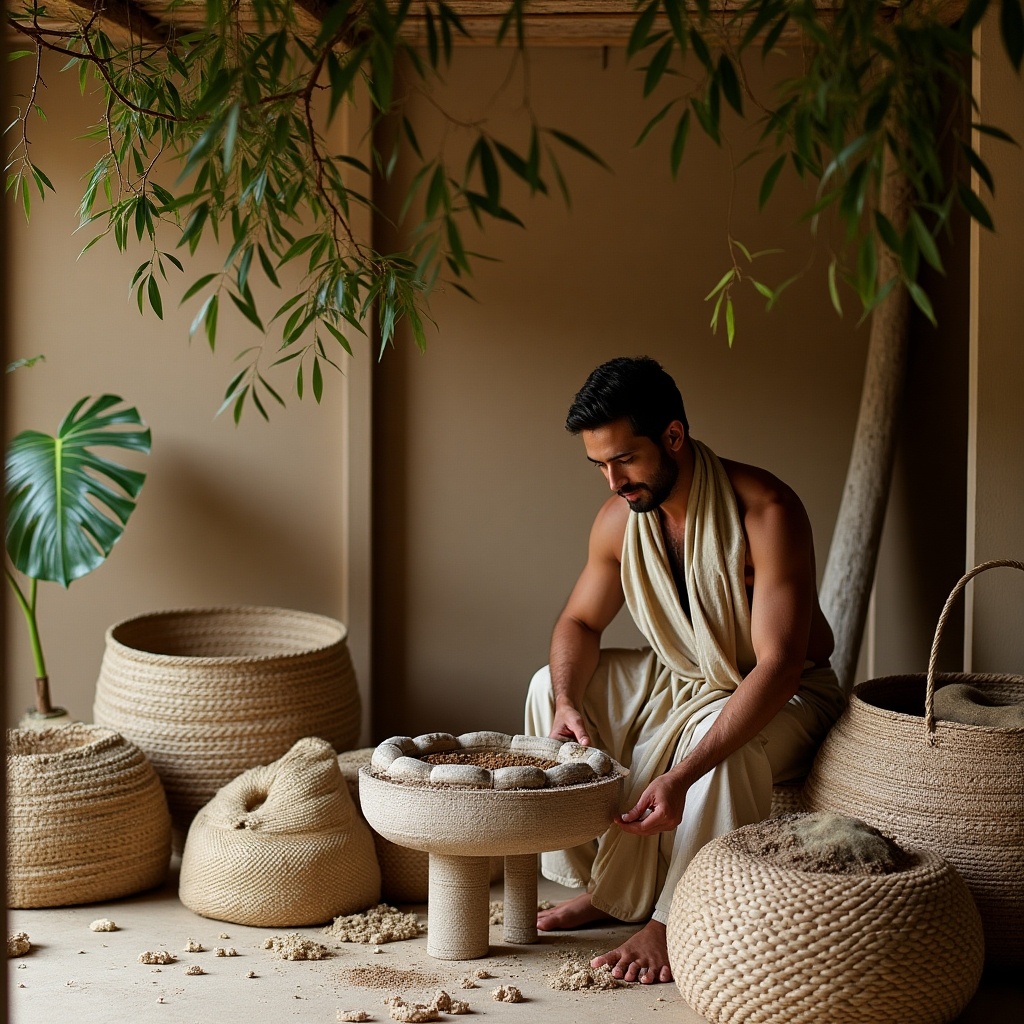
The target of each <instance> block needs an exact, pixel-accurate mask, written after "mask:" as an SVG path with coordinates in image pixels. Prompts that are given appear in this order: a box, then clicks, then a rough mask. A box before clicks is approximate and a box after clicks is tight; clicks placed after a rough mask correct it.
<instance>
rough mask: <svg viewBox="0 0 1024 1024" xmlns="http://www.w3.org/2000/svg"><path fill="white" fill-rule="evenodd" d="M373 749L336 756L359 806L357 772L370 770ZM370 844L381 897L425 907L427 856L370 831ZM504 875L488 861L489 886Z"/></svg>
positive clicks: (495, 861)
mask: <svg viewBox="0 0 1024 1024" xmlns="http://www.w3.org/2000/svg"><path fill="white" fill-rule="evenodd" d="M373 750H374V748H373V747H363V748H361V749H359V750H348V751H345V752H344V753H341V754H339V755H338V767H339V768H340V769H341V774H342V775H343V776H344V777H345V782H346V784H347V785H348V791H349V795H350V796H351V797H352V800H353V801H354V802H355V805H356V807H357V808H359V811H360V813H362V808H361V807H360V806H359V769H360V768H368V767H369V766H370V758H371V757H372V756H373ZM373 842H374V845H375V846H376V849H377V860H378V861H379V863H380V879H381V881H380V888H381V896H382V898H383V899H385V900H390V901H391V902H392V903H426V902H427V895H428V889H429V885H428V882H429V877H430V873H429V861H430V857H429V855H428V854H427V853H426V852H424V851H423V850H412V849H410V848H409V847H407V846H399V845H398V844H397V843H393V842H391V840H390V839H385V838H384V837H383V836H382V835H381V834H380V833H379V832H376V831H374V833H373ZM504 873H505V861H504V858H502V857H492V858H491V882H500V881H501V878H502V875H503V874H504Z"/></svg>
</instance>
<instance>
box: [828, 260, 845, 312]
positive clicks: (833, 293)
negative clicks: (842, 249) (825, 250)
mask: <svg viewBox="0 0 1024 1024" xmlns="http://www.w3.org/2000/svg"><path fill="white" fill-rule="evenodd" d="M828 294H829V298H830V299H831V300H832V307H833V309H835V311H836V312H837V313H838V314H839V315H840V316H842V315H843V304H842V303H841V302H840V301H839V286H838V285H837V283H836V260H835V257H833V258H832V261H831V262H830V263H829V265H828Z"/></svg>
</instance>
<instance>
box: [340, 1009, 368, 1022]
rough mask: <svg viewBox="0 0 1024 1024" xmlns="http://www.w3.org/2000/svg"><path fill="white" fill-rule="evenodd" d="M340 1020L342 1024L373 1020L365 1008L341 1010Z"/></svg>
mask: <svg viewBox="0 0 1024 1024" xmlns="http://www.w3.org/2000/svg"><path fill="white" fill-rule="evenodd" d="M338 1020H339V1021H341V1022H342V1024H363V1021H368V1020H373V1017H371V1016H370V1014H368V1013H367V1012H366V1011H365V1010H339V1011H338Z"/></svg>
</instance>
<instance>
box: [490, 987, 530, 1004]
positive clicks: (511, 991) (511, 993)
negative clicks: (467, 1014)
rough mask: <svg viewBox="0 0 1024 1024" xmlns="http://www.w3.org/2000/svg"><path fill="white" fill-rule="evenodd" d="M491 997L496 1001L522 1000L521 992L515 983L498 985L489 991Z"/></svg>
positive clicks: (512, 1001) (514, 1001)
mask: <svg viewBox="0 0 1024 1024" xmlns="http://www.w3.org/2000/svg"><path fill="white" fill-rule="evenodd" d="M491 998H492V999H493V1000H494V1001H495V1002H496V1003H521V1002H524V999H523V993H522V992H520V991H519V989H517V988H516V987H515V985H499V986H498V987H497V988H496V989H494V990H493V991H492V992H491Z"/></svg>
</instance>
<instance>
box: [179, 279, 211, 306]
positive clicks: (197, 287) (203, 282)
mask: <svg viewBox="0 0 1024 1024" xmlns="http://www.w3.org/2000/svg"><path fill="white" fill-rule="evenodd" d="M217 276H218V275H217V274H203V276H202V277H200V278H199V279H198V280H197V281H195V282H194V283H193V284H192V286H191V287H190V288H189V289H188V291H186V292H185V294H184V295H182V297H181V302H179V303H178V305H179V306H180V305H184V303H186V302H188V300H189V299H191V298H192V296H193V295H197V294H198V293H199V292H201V291H202V290H203V289H204V288H205V287H206V286H207V285H208V284H209V283H210V282H211V281H212V280H213V279H214V278H215V277H217Z"/></svg>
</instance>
